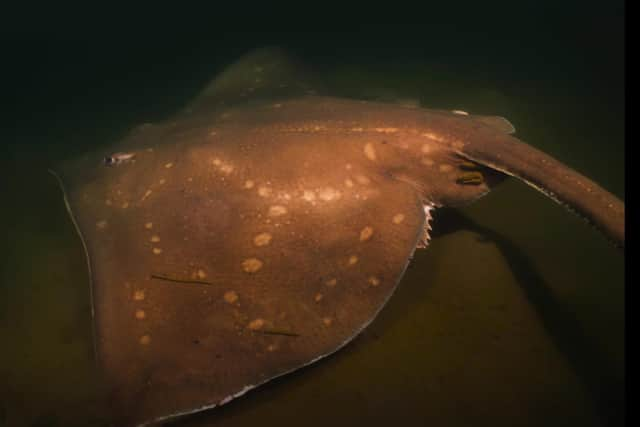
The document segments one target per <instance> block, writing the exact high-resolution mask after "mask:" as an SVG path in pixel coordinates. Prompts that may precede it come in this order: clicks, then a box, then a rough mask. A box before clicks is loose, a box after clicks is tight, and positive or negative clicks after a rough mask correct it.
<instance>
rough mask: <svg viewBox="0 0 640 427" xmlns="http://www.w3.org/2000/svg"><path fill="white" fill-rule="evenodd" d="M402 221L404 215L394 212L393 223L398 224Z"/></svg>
mask: <svg viewBox="0 0 640 427" xmlns="http://www.w3.org/2000/svg"><path fill="white" fill-rule="evenodd" d="M402 221H404V215H403V214H401V213H399V214H395V215H394V216H393V223H394V224H400V223H401V222H402Z"/></svg>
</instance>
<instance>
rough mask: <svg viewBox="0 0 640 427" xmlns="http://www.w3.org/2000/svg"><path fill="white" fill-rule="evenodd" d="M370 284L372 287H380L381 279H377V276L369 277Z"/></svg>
mask: <svg viewBox="0 0 640 427" xmlns="http://www.w3.org/2000/svg"><path fill="white" fill-rule="evenodd" d="M368 282H369V284H370V285H371V286H378V285H379V284H380V279H378V278H377V277H375V276H371V277H369V280H368Z"/></svg>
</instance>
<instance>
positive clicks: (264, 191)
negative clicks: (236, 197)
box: [258, 186, 271, 197]
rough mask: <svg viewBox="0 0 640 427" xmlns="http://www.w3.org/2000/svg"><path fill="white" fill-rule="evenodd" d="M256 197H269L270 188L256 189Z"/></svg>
mask: <svg viewBox="0 0 640 427" xmlns="http://www.w3.org/2000/svg"><path fill="white" fill-rule="evenodd" d="M258 195H259V196H260V197H269V196H270V195H271V188H269V187H265V186H262V187H260V188H258Z"/></svg>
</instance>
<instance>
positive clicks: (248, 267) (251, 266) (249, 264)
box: [242, 258, 263, 273]
mask: <svg viewBox="0 0 640 427" xmlns="http://www.w3.org/2000/svg"><path fill="white" fill-rule="evenodd" d="M262 264H263V263H262V261H260V260H259V259H258V258H247V259H245V260H244V261H242V269H243V270H244V271H246V272H247V273H255V272H256V271H258V270H260V269H261V268H262Z"/></svg>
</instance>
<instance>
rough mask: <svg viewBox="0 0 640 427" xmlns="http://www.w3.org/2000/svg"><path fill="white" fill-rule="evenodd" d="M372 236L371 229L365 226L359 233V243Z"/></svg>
mask: <svg viewBox="0 0 640 427" xmlns="http://www.w3.org/2000/svg"><path fill="white" fill-rule="evenodd" d="M371 236H373V227H369V226H366V227H365V228H363V229H362V231H360V241H361V242H364V241H366V240H369V239H370V238H371Z"/></svg>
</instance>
